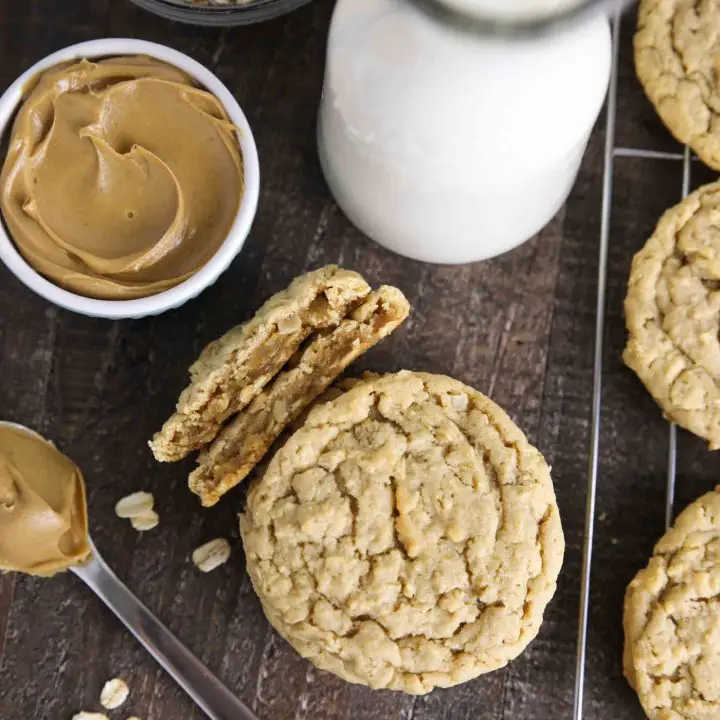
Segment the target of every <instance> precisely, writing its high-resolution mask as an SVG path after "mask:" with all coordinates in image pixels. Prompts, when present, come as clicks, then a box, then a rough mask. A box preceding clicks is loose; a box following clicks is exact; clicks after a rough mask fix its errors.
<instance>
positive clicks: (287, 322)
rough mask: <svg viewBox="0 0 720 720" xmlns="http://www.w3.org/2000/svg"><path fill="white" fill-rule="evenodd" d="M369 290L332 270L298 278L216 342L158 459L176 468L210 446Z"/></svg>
mask: <svg viewBox="0 0 720 720" xmlns="http://www.w3.org/2000/svg"><path fill="white" fill-rule="evenodd" d="M369 292H370V287H369V285H368V284H367V283H366V282H365V280H364V279H363V278H362V277H361V276H360V275H359V274H358V273H355V272H352V271H350V270H343V269H342V268H338V267H336V266H334V265H328V266H327V267H323V268H320V269H319V270H315V271H313V272H310V273H307V274H306V275H303V276H301V277H299V278H296V279H295V280H294V281H293V282H292V283H291V285H290V286H289V287H288V288H287V289H286V290H284V291H283V292H280V293H278V294H276V295H274V296H273V297H271V298H270V299H269V300H268V301H267V302H266V303H265V304H264V305H263V306H262V307H261V308H260V310H258V312H257V313H256V314H255V316H254V317H253V318H252V319H251V320H250V321H249V322H247V323H245V324H243V325H239V326H237V327H235V328H233V329H232V330H230V331H229V332H228V333H226V334H225V335H223V336H222V337H221V338H219V339H218V340H215V341H214V342H212V343H210V345H208V346H207V347H206V348H205V350H203V352H202V354H201V355H200V357H199V358H198V360H197V362H195V363H194V364H193V365H192V367H191V368H190V377H191V382H190V385H188V387H187V388H185V390H184V391H183V393H182V394H181V395H180V399H179V400H178V403H177V407H176V411H175V413H174V414H173V415H172V417H170V419H169V420H168V421H167V422H166V423H165V424H164V425H163V427H162V430H160V432H158V433H156V434H155V437H154V438H153V439H152V441H151V442H150V448H151V449H152V452H153V455H154V456H155V458H156V459H157V460H159V461H161V462H174V461H177V460H181V459H182V458H184V457H186V456H187V455H189V454H190V453H191V452H193V451H194V450H198V449H200V448H202V447H204V446H205V445H207V443H209V442H211V441H212V440H213V439H214V438H215V436H216V435H217V434H218V432H219V431H220V429H221V428H222V426H223V424H224V423H225V421H226V420H227V419H228V418H230V417H231V416H232V415H234V414H236V413H237V412H239V411H241V410H242V409H243V408H245V407H246V406H247V405H248V404H249V403H250V402H251V401H252V400H253V398H255V397H256V396H257V395H258V393H260V392H261V391H262V389H263V388H264V387H265V385H266V384H267V383H268V382H269V381H270V380H271V379H272V378H273V377H275V375H277V374H278V372H280V370H281V369H282V367H283V366H284V365H285V364H286V363H287V361H288V360H289V359H290V358H291V357H292V356H293V355H294V354H295V353H296V352H297V350H298V348H299V347H300V345H301V344H302V343H303V341H304V340H305V339H306V338H308V337H309V336H310V335H311V334H312V333H314V332H316V331H319V330H326V329H329V328H333V327H337V325H338V324H339V323H340V322H341V321H342V320H343V318H344V317H345V316H346V315H347V313H348V312H349V311H351V310H352V309H353V308H355V307H356V306H357V305H358V304H359V303H360V302H361V301H362V300H363V298H365V297H366V296H367V295H368V293H369Z"/></svg>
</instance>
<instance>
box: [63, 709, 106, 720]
mask: <svg viewBox="0 0 720 720" xmlns="http://www.w3.org/2000/svg"><path fill="white" fill-rule="evenodd" d="M72 720H110V718H109V717H108V716H107V715H105V714H104V713H96V712H85V710H81V711H80V712H79V713H75V714H74V715H73V716H72Z"/></svg>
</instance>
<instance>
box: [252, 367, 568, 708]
mask: <svg viewBox="0 0 720 720" xmlns="http://www.w3.org/2000/svg"><path fill="white" fill-rule="evenodd" d="M240 528H241V532H242V537H243V543H244V547H245V553H246V556H247V565H248V571H249V573H250V577H251V579H252V582H253V585H254V587H255V590H256V592H257V594H258V596H259V597H260V600H261V602H262V605H263V608H264V610H265V613H266V615H267V617H268V619H269V620H270V622H271V623H272V624H273V625H274V626H275V628H276V629H277V630H278V631H279V632H280V634H281V635H282V636H283V637H284V638H285V639H286V640H288V642H289V643H290V644H291V645H292V646H293V647H294V648H295V649H296V650H297V651H298V652H299V653H300V654H301V655H303V656H304V657H306V658H308V659H309V660H311V661H312V662H313V663H314V664H315V665H317V666H318V667H320V668H322V669H324V670H329V671H331V672H333V673H335V674H336V675H339V676H340V677H342V678H344V679H345V680H348V681H350V682H354V683H362V684H365V685H369V686H370V687H373V688H389V689H392V690H402V691H405V692H408V693H413V694H421V693H426V692H429V691H430V690H432V689H433V688H434V687H449V686H452V685H456V684H458V683H461V682H464V681H466V680H470V679H471V678H474V677H476V676H477V675H480V674H481V673H485V672H489V671H491V670H495V669H497V668H499V667H502V666H503V665H505V664H506V663H507V662H508V661H509V660H512V659H513V658H514V657H516V656H517V655H518V654H519V653H520V652H522V650H523V649H524V648H525V647H526V646H527V645H528V643H529V642H530V641H531V640H532V639H533V638H534V637H535V635H536V634H537V632H538V629H539V628H540V624H541V622H542V616H543V612H544V609H545V606H546V605H547V603H548V601H549V600H550V598H551V597H552V595H553V593H554V591H555V587H556V580H557V576H558V573H559V571H560V566H561V564H562V558H563V551H564V540H563V534H562V528H561V525H560V517H559V513H558V508H557V505H556V503H555V495H554V491H553V486H552V482H551V479H550V472H549V468H548V466H547V464H546V462H545V460H544V459H543V457H542V455H540V453H539V452H538V451H537V450H536V449H535V448H533V447H532V446H531V445H530V444H529V443H528V442H527V440H526V438H525V436H524V435H523V434H522V432H521V431H520V430H519V429H518V428H517V427H516V426H515V425H514V424H513V422H512V421H511V420H510V419H509V418H508V416H507V415H506V414H505V413H504V412H503V411H502V410H501V409H500V408H499V407H498V406H497V405H495V403H493V402H492V401H491V400H489V399H488V398H486V397H485V396H483V395H481V394H480V393H479V392H477V391H476V390H473V389H472V388H469V387H467V386H466V385H463V384H462V383H460V382H457V381H456V380H452V379H450V378H447V377H442V376H437V375H426V374H420V373H411V372H407V371H405V372H401V373H398V374H393V375H385V376H382V377H380V378H374V379H368V380H366V381H364V382H361V383H359V384H358V385H356V386H355V387H354V388H352V389H351V390H349V391H348V392H346V393H344V394H343V395H342V396H341V397H339V398H337V399H336V400H333V401H331V402H328V403H326V404H323V405H321V406H318V407H316V408H315V409H314V410H313V411H312V412H311V413H310V415H309V416H308V418H307V420H306V422H305V425H304V426H303V427H302V428H300V430H298V431H297V432H296V433H295V434H294V435H293V436H292V437H291V438H290V439H289V440H288V441H287V443H286V444H285V445H284V446H283V447H282V448H281V449H280V450H279V451H278V452H277V454H276V455H275V457H274V458H273V460H272V461H271V462H270V464H269V466H268V468H267V471H266V472H265V474H264V476H263V477H262V478H259V479H258V480H256V481H255V482H254V484H253V485H252V487H251V490H250V493H249V495H248V502H247V509H246V512H245V513H244V514H243V515H241V518H240Z"/></svg>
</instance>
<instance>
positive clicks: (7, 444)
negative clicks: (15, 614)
mask: <svg viewBox="0 0 720 720" xmlns="http://www.w3.org/2000/svg"><path fill="white" fill-rule="evenodd" d="M89 555H90V543H89V538H88V520H87V506H86V503H85V484H84V481H83V476H82V473H81V472H80V469H79V468H78V467H77V466H76V465H75V464H74V463H73V462H72V460H70V459H69V458H68V457H66V456H65V455H63V454H62V453H61V452H60V451H59V450H58V449H57V448H56V447H55V446H54V445H53V444H52V443H50V442H49V441H47V440H45V439H44V438H42V437H41V436H40V435H37V434H36V433H33V432H32V431H30V430H27V429H25V428H22V427H20V426H17V425H12V424H9V423H0V568H2V569H3V570H14V571H18V572H24V573H28V574H30V575H42V576H47V575H53V574H55V573H56V572H60V571H62V570H67V569H68V568H70V567H71V566H72V565H76V564H77V563H81V562H83V561H84V560H86V559H87V558H88V556H89Z"/></svg>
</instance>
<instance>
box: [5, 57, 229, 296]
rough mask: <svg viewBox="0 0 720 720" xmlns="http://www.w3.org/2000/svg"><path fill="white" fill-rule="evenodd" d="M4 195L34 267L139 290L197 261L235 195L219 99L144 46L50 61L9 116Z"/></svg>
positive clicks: (123, 290) (180, 274) (13, 228)
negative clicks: (142, 52) (128, 52)
mask: <svg viewBox="0 0 720 720" xmlns="http://www.w3.org/2000/svg"><path fill="white" fill-rule="evenodd" d="M0 188H1V191H2V195H1V197H0V207H1V208H2V214H3V217H4V219H5V222H6V224H7V227H8V229H9V231H10V234H11V235H12V238H13V240H14V241H15V244H16V246H17V248H18V250H19V251H20V253H21V254H22V255H23V257H24V258H25V259H26V260H27V262H28V263H30V264H31V265H32V266H33V267H34V268H35V269H36V270H37V271H39V272H40V273H42V274H43V275H45V276H46V277H48V278H49V279H50V280H51V281H53V282H54V283H56V284H57V285H60V286H61V287H64V288H66V289H68V290H71V291H73V292H76V293H79V294H81V295H85V296H88V297H95V298H104V299H113V300H122V299H130V298H137V297H146V296H148V295H153V294H155V293H158V292H160V291H162V290H166V289H167V288H170V287H172V286H174V285H177V284H179V283H181V282H182V281H183V280H185V279H187V278H188V277H190V276H191V275H193V274H194V273H195V272H197V271H198V270H199V269H200V268H201V267H202V266H203V265H204V264H205V263H206V262H207V261H208V260H209V259H210V258H211V257H212V256H213V254H214V253H215V252H216V251H217V249H218V248H219V247H220V245H222V243H223V241H224V240H225V238H226V236H227V234H228V231H229V230H230V227H231V226H232V223H233V221H234V219H235V216H236V214H237V211H238V207H239V205H240V200H241V197H242V192H243V171H242V157H241V153H240V148H239V146H238V143H237V139H236V136H235V128H234V126H233V125H232V124H231V122H230V120H229V119H228V116H227V113H226V112H225V109H224V108H223V106H222V105H221V104H220V101H219V100H218V99H217V98H216V97H215V96H214V95H211V94H210V93H208V92H206V91H204V90H201V89H199V88H198V87H196V86H195V85H194V83H193V80H192V79H191V78H190V77H189V76H188V75H186V74H185V73H183V72H182V71H181V70H178V69H177V68H174V67H172V66H170V65H166V64H164V63H161V62H159V61H157V60H153V59H151V58H147V57H140V56H132V57H118V58H108V59H105V60H100V61H98V62H90V61H88V60H80V61H77V62H71V63H65V64H62V65H57V66H55V67H52V68H50V69H49V70H47V71H45V72H44V73H42V75H40V76H39V77H38V78H36V80H35V81H34V84H33V86H32V88H31V89H30V90H29V91H28V94H27V97H26V99H25V101H24V103H23V105H22V106H21V108H20V110H19V112H18V115H17V118H16V120H15V123H14V125H13V129H12V133H11V137H10V142H9V148H8V154H7V158H6V160H5V164H4V166H3V169H2V173H1V174H0Z"/></svg>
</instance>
